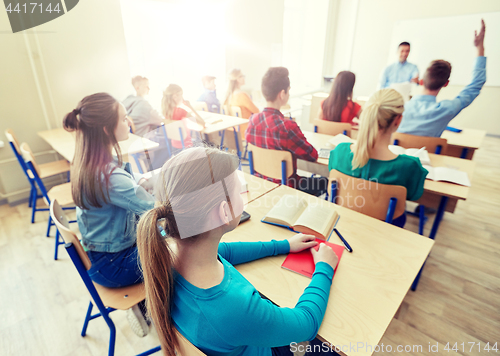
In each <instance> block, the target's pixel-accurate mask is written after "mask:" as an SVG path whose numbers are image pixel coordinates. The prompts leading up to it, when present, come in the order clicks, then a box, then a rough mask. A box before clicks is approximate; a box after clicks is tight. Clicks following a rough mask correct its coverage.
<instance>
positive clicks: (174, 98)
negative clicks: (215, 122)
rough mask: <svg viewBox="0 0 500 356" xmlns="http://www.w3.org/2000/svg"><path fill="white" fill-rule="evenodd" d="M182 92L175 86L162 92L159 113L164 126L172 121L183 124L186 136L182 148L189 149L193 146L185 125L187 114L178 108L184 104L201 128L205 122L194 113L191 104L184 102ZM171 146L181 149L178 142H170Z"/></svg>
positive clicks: (170, 86)
mask: <svg viewBox="0 0 500 356" xmlns="http://www.w3.org/2000/svg"><path fill="white" fill-rule="evenodd" d="M182 95H183V91H182V88H181V87H180V86H178V85H177V84H170V85H169V86H168V87H167V89H165V90H164V91H163V98H162V99H161V111H162V114H163V116H164V117H165V124H167V125H168V123H170V122H172V121H178V120H182V121H183V122H184V128H185V132H186V136H185V137H184V146H185V147H191V146H192V145H193V144H192V142H191V135H190V134H189V131H190V130H189V129H188V127H187V125H186V121H185V120H187V119H188V116H189V113H188V112H187V111H186V110H184V109H183V108H181V107H179V105H181V104H184V105H186V106H187V107H188V108H190V109H191V111H192V112H193V113H194V115H195V118H194V119H195V120H196V122H197V123H198V124H199V125H200V126H201V128H204V127H205V121H203V119H202V118H201V116H200V115H199V114H198V113H197V112H196V110H195V109H194V108H193V107H192V106H191V103H190V102H189V101H187V100H184V99H183V97H182ZM171 141H172V146H173V147H174V148H177V149H181V148H182V142H181V141H178V140H171Z"/></svg>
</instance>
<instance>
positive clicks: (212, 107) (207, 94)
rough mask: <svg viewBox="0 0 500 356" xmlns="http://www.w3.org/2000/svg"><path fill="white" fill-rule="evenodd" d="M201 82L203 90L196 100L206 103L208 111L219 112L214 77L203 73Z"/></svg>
mask: <svg viewBox="0 0 500 356" xmlns="http://www.w3.org/2000/svg"><path fill="white" fill-rule="evenodd" d="M201 82H202V83H203V87H204V88H205V90H204V91H203V94H201V95H200V97H199V98H198V101H203V102H205V103H207V108H208V111H210V112H215V113H219V112H220V102H219V99H217V93H216V92H215V77H212V76H209V75H205V76H204V77H203V78H201Z"/></svg>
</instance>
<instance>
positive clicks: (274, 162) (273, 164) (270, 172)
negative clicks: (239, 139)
mask: <svg viewBox="0 0 500 356" xmlns="http://www.w3.org/2000/svg"><path fill="white" fill-rule="evenodd" d="M247 149H248V151H249V152H252V156H253V168H254V170H255V171H256V172H258V173H260V174H262V175H264V176H266V177H269V178H273V179H281V178H282V174H281V173H282V172H281V162H282V161H285V162H286V177H287V178H290V176H291V175H292V174H293V160H292V153H291V152H289V151H279V150H270V149H267V148H261V147H257V146H254V145H252V144H250V143H249V144H248V148H247Z"/></svg>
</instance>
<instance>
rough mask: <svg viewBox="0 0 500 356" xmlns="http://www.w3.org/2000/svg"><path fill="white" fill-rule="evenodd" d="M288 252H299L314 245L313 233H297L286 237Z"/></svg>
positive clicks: (315, 243)
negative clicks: (288, 246)
mask: <svg viewBox="0 0 500 356" xmlns="http://www.w3.org/2000/svg"><path fill="white" fill-rule="evenodd" d="M288 243H289V244H290V252H300V251H303V250H305V249H308V248H311V247H314V246H316V245H317V244H318V243H317V242H316V237H315V236H313V235H304V234H297V235H294V236H292V237H290V238H289V239H288Z"/></svg>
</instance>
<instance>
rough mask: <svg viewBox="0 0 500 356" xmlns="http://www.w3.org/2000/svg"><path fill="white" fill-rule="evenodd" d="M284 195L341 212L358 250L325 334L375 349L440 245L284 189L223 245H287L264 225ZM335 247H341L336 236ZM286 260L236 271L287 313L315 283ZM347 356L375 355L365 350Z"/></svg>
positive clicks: (342, 226) (339, 285) (339, 282)
mask: <svg viewBox="0 0 500 356" xmlns="http://www.w3.org/2000/svg"><path fill="white" fill-rule="evenodd" d="M283 194H294V195H300V196H301V197H304V198H305V199H307V200H308V201H309V203H314V204H319V205H321V206H324V208H325V209H335V210H337V211H338V212H339V214H340V216H341V218H340V220H339V223H338V225H337V227H338V229H339V231H340V232H341V233H342V234H343V236H344V237H345V239H346V240H347V241H348V242H349V244H350V245H351V247H352V248H353V250H354V251H353V253H348V252H347V251H344V254H343V255H342V259H341V261H340V264H339V267H338V269H337V273H336V275H335V278H334V279H333V285H332V289H331V293H330V299H329V304H328V309H327V311H326V315H325V318H324V320H323V323H322V325H321V328H320V330H319V335H320V336H321V337H322V338H323V339H325V340H326V341H328V342H330V343H332V344H334V345H337V346H340V347H341V346H342V345H347V350H349V343H351V344H354V345H356V343H357V342H364V343H365V344H368V345H372V346H373V347H375V346H376V345H377V344H378V343H379V342H380V340H381V338H382V336H383V334H384V332H385V331H386V329H387V327H388V326H389V323H390V322H391V320H392V318H393V316H394V314H395V313H396V311H397V310H398V308H399V305H400V304H401V302H402V301H403V299H404V297H405V295H406V293H407V291H408V289H409V287H410V285H411V283H412V282H413V279H414V278H415V276H416V275H417V273H418V271H419V270H420V267H421V266H422V263H423V262H424V261H425V259H426V257H427V255H428V253H429V252H430V250H431V247H432V245H433V243H434V241H432V240H430V239H428V238H426V237H424V236H420V235H417V234H415V233H413V232H410V231H407V230H404V229H401V228H398V227H395V226H393V225H390V224H387V223H385V222H382V221H379V220H376V219H374V218H371V217H369V216H365V215H363V214H360V213H357V212H355V211H352V210H349V209H347V208H342V207H340V206H337V205H334V204H332V203H329V202H327V201H325V200H321V199H318V198H316V197H313V196H311V195H308V194H305V193H302V192H300V191H298V190H295V189H292V188H289V187H286V186H280V187H278V188H276V189H274V190H272V191H270V192H268V193H267V194H265V195H263V196H261V197H260V198H258V199H256V200H254V201H253V202H251V203H250V204H248V206H246V207H245V211H247V212H248V213H250V214H251V215H252V217H251V218H250V220H249V221H247V222H245V223H243V224H241V225H240V226H238V227H237V228H236V229H235V230H234V231H232V232H230V233H228V234H226V235H224V237H223V239H222V241H269V240H272V239H277V240H280V239H285V238H289V237H291V236H293V235H294V233H293V232H291V231H289V230H287V229H285V228H281V227H278V226H273V225H269V224H264V223H262V222H261V221H260V220H261V219H262V217H264V215H265V214H267V212H268V211H269V210H270V209H271V207H272V206H273V205H274V204H275V203H276V202H277V201H278V200H279V199H280V197H281V196H282V195H283ZM330 242H332V243H335V244H339V245H341V244H342V243H341V241H340V240H339V239H338V238H337V237H336V236H335V235H332V237H331V239H330ZM285 257H286V256H284V255H281V256H273V257H268V258H264V259H262V260H257V261H253V262H250V263H246V264H242V265H238V266H236V268H237V269H238V270H239V271H240V272H241V273H242V274H243V276H244V277H245V278H246V279H248V280H249V281H250V283H252V284H253V285H254V286H255V287H256V288H257V289H258V290H259V291H260V292H261V293H262V294H264V295H265V296H266V297H268V298H269V299H271V300H272V301H273V302H275V303H276V304H278V305H279V306H282V307H290V308H293V307H294V306H295V304H296V303H297V301H298V299H299V297H300V296H301V295H302V292H303V291H304V288H306V286H307V285H308V284H309V282H310V279H309V278H306V277H304V276H302V275H299V274H297V273H293V272H290V271H287V270H285V269H283V268H281V264H282V263H283V261H284V259H285ZM346 354H347V355H371V352H367V351H366V350H365V349H364V348H363V350H359V352H355V353H349V351H347V352H346Z"/></svg>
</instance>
